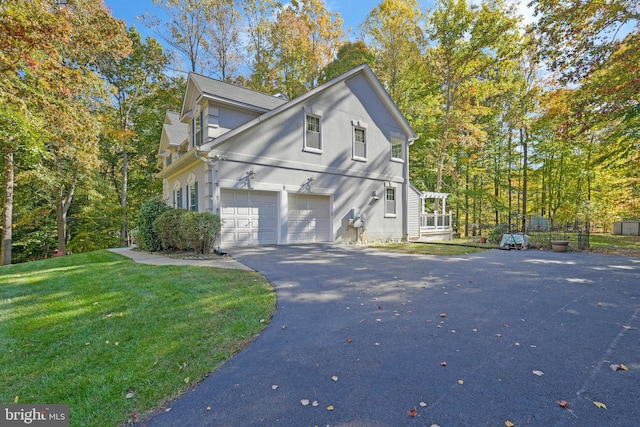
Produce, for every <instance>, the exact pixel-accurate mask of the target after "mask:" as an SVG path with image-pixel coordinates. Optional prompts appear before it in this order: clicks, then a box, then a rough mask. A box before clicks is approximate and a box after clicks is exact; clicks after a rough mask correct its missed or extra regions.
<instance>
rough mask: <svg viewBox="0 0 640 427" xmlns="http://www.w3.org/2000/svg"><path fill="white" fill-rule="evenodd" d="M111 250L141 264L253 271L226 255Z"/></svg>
mask: <svg viewBox="0 0 640 427" xmlns="http://www.w3.org/2000/svg"><path fill="white" fill-rule="evenodd" d="M109 250H110V251H111V252H115V253H117V254H120V255H124V256H126V257H128V258H131V259H133V260H134V261H135V262H137V263H140V264H151V265H197V266H201V267H215V268H233V269H237V270H246V271H253V270H252V269H251V268H249V267H247V266H246V265H244V264H242V263H240V262H238V261H236V260H235V259H233V258H231V257H229V256H225V257H217V258H212V259H182V258H171V257H168V256H163V255H156V254H150V253H148V252H142V251H137V250H134V249H132V248H114V249H109Z"/></svg>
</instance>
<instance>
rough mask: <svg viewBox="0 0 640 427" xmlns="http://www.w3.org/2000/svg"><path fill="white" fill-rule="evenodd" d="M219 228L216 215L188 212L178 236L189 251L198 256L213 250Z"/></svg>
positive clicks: (218, 218)
mask: <svg viewBox="0 0 640 427" xmlns="http://www.w3.org/2000/svg"><path fill="white" fill-rule="evenodd" d="M220 228H221V222H220V217H219V216H218V215H215V214H212V213H210V212H197V213H196V212H188V213H187V214H186V215H184V216H183V220H182V223H181V224H180V235H181V237H182V238H183V239H184V240H185V241H186V242H187V244H188V246H189V248H190V249H193V250H194V251H195V252H196V253H199V254H208V253H211V252H213V250H214V243H215V241H216V239H217V238H218V237H219V236H220Z"/></svg>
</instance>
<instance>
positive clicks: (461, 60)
mask: <svg viewBox="0 0 640 427" xmlns="http://www.w3.org/2000/svg"><path fill="white" fill-rule="evenodd" d="M429 25H430V27H429V38H430V41H431V43H432V47H431V48H430V49H429V54H428V61H429V64H430V66H431V67H434V68H433V69H432V71H431V72H432V73H433V74H434V75H435V76H438V78H439V80H440V87H441V88H442V104H443V106H444V111H443V115H442V118H441V120H440V123H441V124H440V126H439V128H438V130H437V140H438V143H437V151H436V155H437V178H436V190H437V191H440V190H441V189H442V184H443V172H444V170H445V168H446V167H447V159H448V156H449V155H450V154H451V153H450V152H449V148H450V147H452V146H454V145H455V144H459V143H461V142H462V141H463V140H465V141H474V140H475V141H478V140H479V139H481V138H483V137H484V135H483V134H482V128H481V127H478V126H474V124H473V115H469V114H467V113H468V112H471V111H473V109H474V108H473V106H474V105H475V106H478V105H480V103H479V102H478V101H480V99H477V98H476V97H474V96H473V93H469V90H463V89H465V87H466V86H465V85H468V84H469V83H470V82H471V81H473V80H475V81H477V82H480V80H478V79H479V78H482V79H483V80H484V79H486V76H487V75H488V74H489V73H491V72H492V71H493V70H495V69H498V68H499V67H500V66H501V63H502V62H503V61H506V60H510V59H512V58H514V57H516V56H517V55H518V51H517V50H514V47H516V46H517V43H516V42H515V40H517V38H518V34H519V33H518V19H517V18H516V17H515V12H514V10H513V8H512V7H508V6H507V5H506V4H505V2H504V1H502V0H491V1H488V2H487V1H485V2H483V3H482V4H481V6H480V7H476V6H471V7H469V6H468V5H467V2H466V0H439V1H438V2H437V3H436V7H435V10H434V11H433V13H432V15H431V17H430V19H429ZM466 88H467V89H468V87H466ZM449 167H450V165H449Z"/></svg>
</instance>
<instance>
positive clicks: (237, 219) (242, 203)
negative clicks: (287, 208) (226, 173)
mask: <svg viewBox="0 0 640 427" xmlns="http://www.w3.org/2000/svg"><path fill="white" fill-rule="evenodd" d="M220 219H222V246H223V247H233V246H256V245H270V244H276V243H278V193H274V192H269V191H249V190H228V189H222V190H221V191H220Z"/></svg>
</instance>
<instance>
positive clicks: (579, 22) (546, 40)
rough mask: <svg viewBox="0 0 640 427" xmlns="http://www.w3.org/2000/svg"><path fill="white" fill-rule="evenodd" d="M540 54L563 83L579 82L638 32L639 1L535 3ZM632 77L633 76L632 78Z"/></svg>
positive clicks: (538, 0)
mask: <svg viewBox="0 0 640 427" xmlns="http://www.w3.org/2000/svg"><path fill="white" fill-rule="evenodd" d="M531 5H532V6H534V11H535V15H536V16H538V23H537V29H538V33H539V37H540V47H541V54H542V56H543V57H544V58H546V59H548V60H549V61H550V66H551V68H552V69H553V70H554V71H557V72H559V73H560V76H561V78H562V81H565V82H574V83H575V82H578V81H580V80H581V79H582V78H584V77H586V76H588V75H589V74H591V73H592V72H593V71H594V70H595V69H596V68H598V67H599V66H600V65H601V64H603V63H604V62H606V61H608V60H609V58H610V56H611V54H612V53H613V52H615V51H616V50H618V49H619V47H620V44H621V43H623V39H624V36H625V33H628V32H636V33H637V32H638V22H639V21H640V8H638V2H637V1H636V0H605V1H593V0H533V1H532V2H531ZM630 77H631V76H630Z"/></svg>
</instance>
